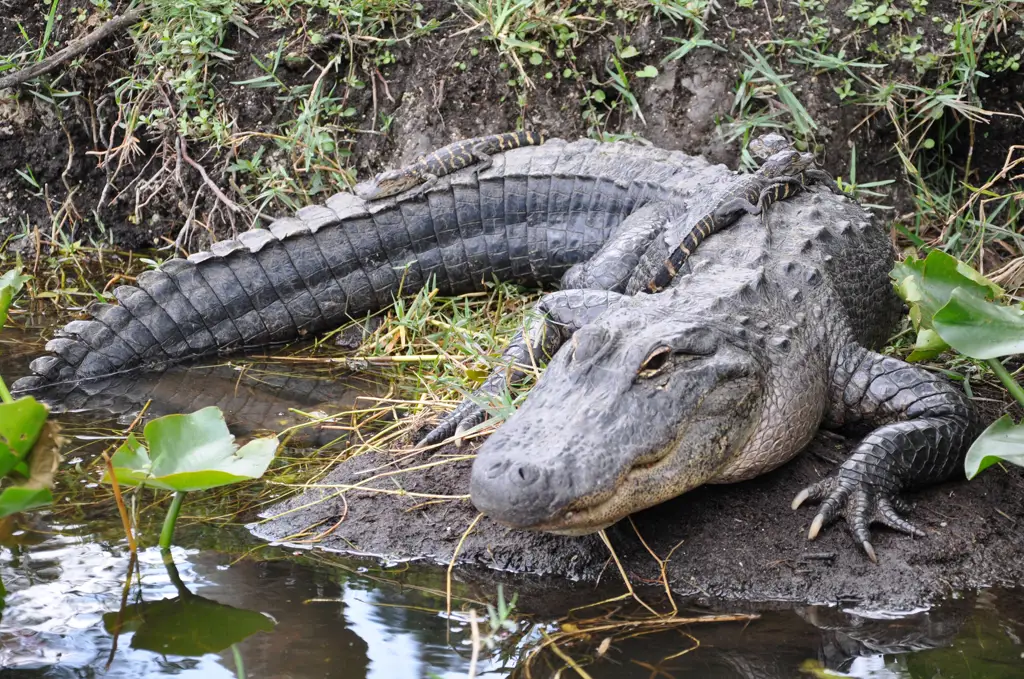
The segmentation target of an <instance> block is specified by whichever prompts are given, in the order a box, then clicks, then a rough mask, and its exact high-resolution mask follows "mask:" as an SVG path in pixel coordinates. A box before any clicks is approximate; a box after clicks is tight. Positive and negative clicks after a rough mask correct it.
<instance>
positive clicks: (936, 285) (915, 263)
mask: <svg viewBox="0 0 1024 679" xmlns="http://www.w3.org/2000/svg"><path fill="white" fill-rule="evenodd" d="M889 275H890V277H891V278H892V279H893V280H894V281H895V282H896V291H897V292H898V293H899V295H900V297H902V298H903V300H904V301H905V302H907V304H909V305H911V307H912V308H913V307H915V306H916V307H917V308H918V309H919V310H920V315H919V317H918V318H917V319H916V320H915V323H916V324H919V325H921V326H923V327H926V328H930V327H931V320H932V317H933V316H934V315H935V314H936V313H937V312H938V310H939V309H941V308H942V307H943V306H945V305H946V303H947V302H948V301H949V298H950V296H951V295H952V294H953V291H954V290H956V289H957V288H963V289H965V290H966V291H967V292H971V293H974V294H976V295H977V296H978V297H981V298H983V299H996V298H997V297H999V296H1000V295H1002V294H1003V290H1002V288H1000V287H999V286H998V285H996V284H995V283H993V282H992V281H990V280H988V279H987V278H985V277H984V276H982V275H981V274H980V273H978V272H977V271H975V270H974V269H972V268H971V267H970V266H968V265H966V264H964V263H963V262H961V261H959V260H957V259H956V258H955V257H951V256H950V255H947V254H946V253H945V252H941V251H939V250H932V251H931V252H929V253H928V256H927V257H926V258H925V259H923V260H922V259H917V258H916V257H908V258H907V259H906V260H904V261H902V262H899V263H897V264H896V266H894V267H893V270H892V272H891V273H890V274H889Z"/></svg>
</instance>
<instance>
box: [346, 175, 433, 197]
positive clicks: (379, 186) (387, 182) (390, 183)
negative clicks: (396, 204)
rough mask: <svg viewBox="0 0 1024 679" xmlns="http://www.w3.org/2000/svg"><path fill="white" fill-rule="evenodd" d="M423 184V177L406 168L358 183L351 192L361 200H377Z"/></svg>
mask: <svg viewBox="0 0 1024 679" xmlns="http://www.w3.org/2000/svg"><path fill="white" fill-rule="evenodd" d="M421 183H423V177H421V176H419V175H418V174H416V173H415V172H411V171H410V170H409V169H408V168H398V169H395V170H387V171H385V172H381V173H380V174H378V175H377V176H375V177H373V178H372V179H367V180H366V181H363V182H359V183H358V184H356V185H355V187H353V189H352V191H353V192H354V193H355V194H356V195H357V196H359V197H360V198H362V199H363V200H379V199H381V198H388V197H390V196H394V195H397V194H399V193H402V192H404V191H408V190H409V189H411V188H414V187H416V186H418V185H419V184H421Z"/></svg>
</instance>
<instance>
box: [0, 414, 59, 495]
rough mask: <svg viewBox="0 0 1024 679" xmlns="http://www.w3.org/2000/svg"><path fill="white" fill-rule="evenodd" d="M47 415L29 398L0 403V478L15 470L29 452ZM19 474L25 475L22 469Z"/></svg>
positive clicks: (25, 470)
mask: <svg viewBox="0 0 1024 679" xmlns="http://www.w3.org/2000/svg"><path fill="white" fill-rule="evenodd" d="M47 414H48V411H47V410H46V406H44V405H43V404H42V403H39V401H37V400H35V399H34V398H32V397H31V396H26V397H25V398H20V399H18V400H17V401H15V402H14V403H0V478H2V477H4V476H7V474H9V473H10V472H11V470H12V469H15V468H16V467H18V465H19V464H20V463H21V461H22V460H23V459H24V458H25V456H26V455H28V452H29V451H30V450H32V446H34V445H35V442H36V440H37V439H38V438H39V434H40V432H41V431H42V430H43V424H45V422H46V416H47ZM19 471H20V472H21V473H22V474H23V475H26V476H27V475H28V472H27V469H26V468H22V469H20V470H19Z"/></svg>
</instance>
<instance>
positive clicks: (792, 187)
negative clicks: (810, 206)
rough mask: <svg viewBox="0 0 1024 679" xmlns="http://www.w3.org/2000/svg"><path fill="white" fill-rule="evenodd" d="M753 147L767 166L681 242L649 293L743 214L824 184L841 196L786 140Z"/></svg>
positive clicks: (773, 138) (761, 141)
mask: <svg viewBox="0 0 1024 679" xmlns="http://www.w3.org/2000/svg"><path fill="white" fill-rule="evenodd" d="M751 147H752V149H753V151H754V153H755V154H756V155H765V154H767V158H768V159H767V160H766V161H765V163H764V165H762V166H761V167H760V168H758V170H757V172H755V173H754V174H751V175H747V176H746V177H744V178H743V179H741V180H740V182H739V183H738V184H737V185H736V186H735V187H733V188H730V189H729V190H728V191H726V193H725V195H724V196H722V198H721V199H720V200H719V201H718V203H716V204H715V207H714V208H712V210H711V212H709V213H708V214H707V215H705V216H704V217H702V218H701V219H699V220H698V221H697V223H696V224H694V225H693V228H691V229H690V230H689V231H687V232H686V235H685V236H683V240H682V242H681V243H680V244H679V245H678V246H676V248H675V249H674V250H672V252H670V253H669V256H668V257H667V258H666V259H665V262H664V264H663V265H662V267H661V268H660V269H658V271H657V272H656V273H655V274H654V276H653V277H652V278H651V280H650V281H649V282H648V283H647V285H646V286H645V288H646V291H647V292H659V291H661V290H664V289H665V288H667V287H668V286H669V284H671V283H672V280H673V279H674V278H675V277H676V274H677V273H678V272H679V269H680V267H681V266H682V265H683V262H685V261H686V259H687V257H689V256H690V254H691V253H693V251H694V250H696V249H697V246H699V245H700V244H701V243H702V242H704V241H705V240H706V239H707V238H708V237H709V236H711V234H713V233H717V232H719V231H721V230H722V229H724V228H727V227H729V226H731V225H732V224H734V223H735V222H736V220H737V219H739V218H740V215H742V214H743V213H744V212H745V213H746V214H750V215H760V214H763V213H764V211H765V210H767V209H768V207H769V206H771V204H772V203H775V202H777V201H780V200H785V199H787V198H789V197H790V196H793V195H796V193H797V192H798V191H800V190H801V189H802V188H803V187H804V186H806V185H807V184H809V183H811V182H818V183H822V184H825V185H826V186H828V187H829V189H830V190H832V191H833V192H834V193H839V192H840V191H839V187H837V186H836V183H835V182H834V181H833V180H832V178H831V177H829V176H828V175H827V174H826V173H824V172H822V171H821V170H819V169H817V168H815V167H814V156H813V155H811V154H810V153H800V152H799V151H797V150H795V149H794V148H793V147H792V145H791V144H790V143H789V142H788V141H786V138H785V137H782V136H781V135H777V134H766V135H762V136H760V137H758V138H756V139H754V140H753V141H752V142H751Z"/></svg>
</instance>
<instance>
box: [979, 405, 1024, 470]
mask: <svg viewBox="0 0 1024 679" xmlns="http://www.w3.org/2000/svg"><path fill="white" fill-rule="evenodd" d="M1000 460H1003V461H1006V462H1012V463H1013V464H1015V465H1017V466H1019V467H1024V423H1022V424H1014V423H1013V419H1012V418H1011V417H1010V416H1009V415H1003V416H1002V417H1000V418H999V419H998V420H996V421H995V422H993V423H992V424H990V425H989V427H988V429H986V430H985V431H983V432H982V433H981V436H979V437H978V438H977V440H975V442H974V444H973V445H972V446H971V449H970V450H968V451H967V459H966V460H964V471H965V472H967V478H968V479H973V478H974V477H975V476H977V475H978V474H979V473H980V472H982V471H984V470H985V469H987V468H988V467H991V466H992V465H994V464H995V463H997V462H999V461H1000Z"/></svg>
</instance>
